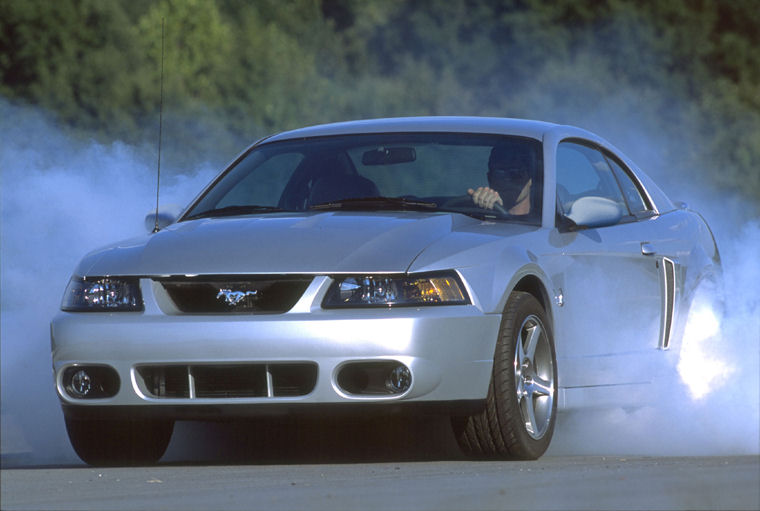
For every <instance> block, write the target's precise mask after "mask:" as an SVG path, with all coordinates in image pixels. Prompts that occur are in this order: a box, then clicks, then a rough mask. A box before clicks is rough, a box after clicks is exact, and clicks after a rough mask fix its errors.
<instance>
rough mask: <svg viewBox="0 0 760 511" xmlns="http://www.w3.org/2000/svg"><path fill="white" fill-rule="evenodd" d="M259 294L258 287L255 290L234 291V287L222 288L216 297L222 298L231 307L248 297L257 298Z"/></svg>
mask: <svg viewBox="0 0 760 511" xmlns="http://www.w3.org/2000/svg"><path fill="white" fill-rule="evenodd" d="M258 294H259V291H258V290H257V289H254V290H253V291H233V290H232V289H220V290H219V293H218V294H217V295H216V299H217V300H222V301H223V302H224V303H226V304H227V305H229V306H230V307H234V306H236V305H237V304H239V303H240V302H242V301H243V300H245V299H246V298H248V297H250V298H251V299H255V298H257V295H258Z"/></svg>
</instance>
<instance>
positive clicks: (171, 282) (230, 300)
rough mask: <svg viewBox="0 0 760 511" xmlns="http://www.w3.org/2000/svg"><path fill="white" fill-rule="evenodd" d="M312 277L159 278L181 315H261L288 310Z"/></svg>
mask: <svg viewBox="0 0 760 511" xmlns="http://www.w3.org/2000/svg"><path fill="white" fill-rule="evenodd" d="M311 281H312V277H285V276H283V277H266V278H258V277H257V278H248V277H218V278H217V277H171V278H167V279H160V280H159V282H161V285H162V286H163V287H164V289H165V290H166V292H167V293H168V294H169V297H170V298H171V300H172V302H174V305H175V306H176V307H177V308H178V309H179V310H180V311H181V312H184V313H190V314H219V313H230V312H232V313H248V314H252V313H262V314H277V313H283V312H287V311H289V310H290V309H291V308H292V307H293V306H294V305H295V304H296V302H297V301H298V299H299V298H301V296H302V295H303V293H304V291H306V288H307V287H308V286H309V284H310V283H311Z"/></svg>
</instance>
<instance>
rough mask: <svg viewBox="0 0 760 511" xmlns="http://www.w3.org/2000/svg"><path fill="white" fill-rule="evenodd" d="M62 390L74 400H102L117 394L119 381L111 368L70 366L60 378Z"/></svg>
mask: <svg viewBox="0 0 760 511" xmlns="http://www.w3.org/2000/svg"><path fill="white" fill-rule="evenodd" d="M61 381H62V383H63V390H64V391H65V392H66V394H68V395H69V396H71V397H73V398H74V399H103V398H108V397H113V396H115V395H116V393H117V392H119V386H120V385H121V380H120V379H119V375H118V374H117V373H116V370H115V369H114V368H113V367H109V366H105V365H87V366H70V367H67V368H66V369H64V371H63V375H62V378H61Z"/></svg>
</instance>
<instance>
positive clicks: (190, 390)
mask: <svg viewBox="0 0 760 511" xmlns="http://www.w3.org/2000/svg"><path fill="white" fill-rule="evenodd" d="M136 372H137V376H138V384H139V386H140V387H141V389H142V390H143V392H145V393H146V394H147V395H148V396H149V397H153V398H162V399H172V398H174V399H202V398H203V399H206V398H209V399H223V398H251V397H296V396H305V395H306V394H309V393H310V392H311V391H312V390H314V386H315V385H316V383H317V365H316V364H314V363H310V362H302V363H292V364H198V365H150V366H140V367H138V368H137V371H136Z"/></svg>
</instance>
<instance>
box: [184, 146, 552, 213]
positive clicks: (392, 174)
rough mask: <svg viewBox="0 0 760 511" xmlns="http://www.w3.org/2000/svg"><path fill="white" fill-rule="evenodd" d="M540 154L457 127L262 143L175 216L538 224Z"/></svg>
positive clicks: (528, 148)
mask: <svg viewBox="0 0 760 511" xmlns="http://www.w3.org/2000/svg"><path fill="white" fill-rule="evenodd" d="M541 154H542V153H541V143H540V142H539V141H537V140H533V139H529V138H522V137H508V136H502V135H478V134H461V133H459V134H454V133H393V134H362V135H342V136H333V137H319V138H307V139H298V140H286V141H282V142H273V143H269V144H267V143H265V144H262V145H260V146H257V147H255V148H253V149H252V150H251V151H250V152H248V154H246V155H245V156H244V157H243V158H242V159H240V160H239V161H238V162H237V164H235V165H234V166H232V167H231V168H230V169H228V171H227V172H225V173H224V174H223V175H222V176H220V177H219V178H218V179H217V181H216V182H215V183H214V184H213V186H212V187H211V188H209V190H208V191H207V192H206V193H205V194H204V195H203V196H202V197H201V198H200V199H199V200H198V201H197V202H196V203H195V204H194V205H193V207H192V208H191V209H190V210H189V211H188V212H187V214H186V215H185V216H184V218H183V220H189V219H193V218H201V217H211V216H229V215H240V214H263V213H273V212H279V211H325V210H333V209H334V210H364V211H367V210H369V211H372V210H394V211H406V210H415V211H453V212H458V213H462V214H466V215H470V216H475V217H479V218H486V217H488V218H495V219H504V220H510V221H517V222H526V223H532V224H539V223H540V219H541V198H542V194H541V190H542V185H543V173H542V169H543V165H542V159H541ZM492 192H493V193H495V194H496V195H494V194H493V193H492Z"/></svg>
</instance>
